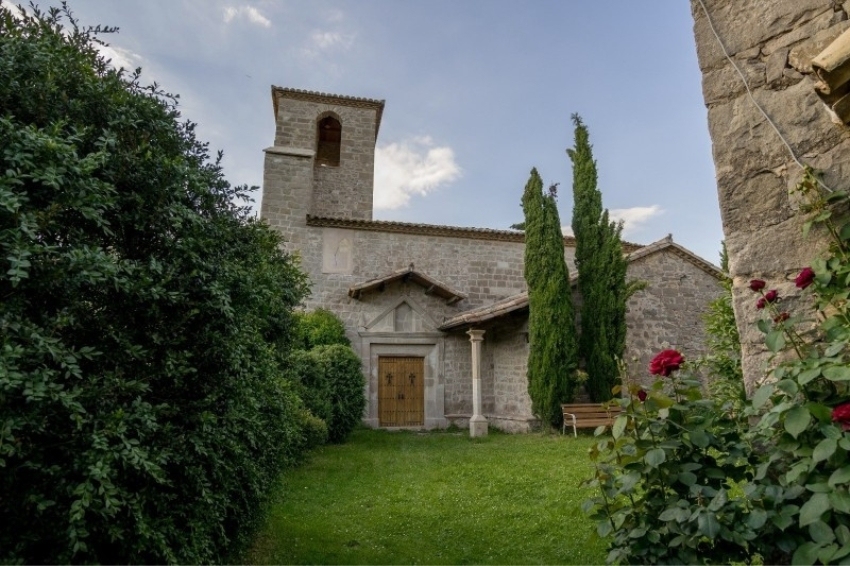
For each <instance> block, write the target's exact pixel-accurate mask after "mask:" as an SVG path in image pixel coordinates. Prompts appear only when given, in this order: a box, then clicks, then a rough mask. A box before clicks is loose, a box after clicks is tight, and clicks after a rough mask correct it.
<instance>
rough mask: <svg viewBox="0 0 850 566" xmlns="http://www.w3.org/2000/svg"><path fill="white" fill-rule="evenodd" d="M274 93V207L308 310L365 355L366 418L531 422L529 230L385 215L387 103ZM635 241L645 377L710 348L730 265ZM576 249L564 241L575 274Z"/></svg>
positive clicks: (634, 328) (474, 427)
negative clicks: (379, 159) (658, 357)
mask: <svg viewBox="0 0 850 566" xmlns="http://www.w3.org/2000/svg"><path fill="white" fill-rule="evenodd" d="M272 101H273V105H274V115H275V123H276V133H275V140H274V145H273V146H272V147H269V148H267V149H266V150H265V154H266V158H265V172H264V179H263V183H264V191H263V202H262V209H261V215H262V217H263V218H264V219H265V220H266V221H267V222H268V223H269V224H270V225H271V226H273V227H274V228H275V229H277V230H279V231H280V232H281V233H282V234H283V236H284V238H285V240H286V246H287V249H288V251H290V252H292V253H294V254H297V255H299V256H300V258H301V263H302V267H303V269H304V270H305V271H306V272H307V273H308V274H309V276H310V279H311V283H312V295H311V296H310V297H309V299H308V300H307V304H306V306H307V308H319V307H322V308H326V309H329V310H331V311H333V312H334V313H336V314H337V315H338V316H339V317H340V318H341V319H342V320H343V321H344V323H345V326H346V332H347V335H348V337H349V338H350V340H351V343H352V345H353V346H354V348H355V349H356V350H357V351H358V352H359V353H360V356H361V359H362V361H363V372H364V374H365V375H366V376H367V385H366V398H367V401H368V402H367V408H366V412H365V414H364V417H363V419H364V422H365V423H366V424H367V425H369V426H372V427H417V428H420V427H421V428H442V427H446V426H449V425H451V424H455V425H458V426H463V427H465V426H470V429H471V431H472V432H473V434H483V433H485V432H486V430H487V427H488V426H494V427H496V428H499V429H502V430H505V431H510V432H520V431H527V430H529V429H530V428H531V427H532V426H533V425H534V423H535V418H534V416H533V415H532V414H531V401H530V399H529V397H528V392H527V383H526V359H527V356H528V328H527V326H528V296H527V293H526V285H525V280H524V278H523V249H524V243H523V239H524V236H523V234H522V233H521V232H517V231H510V230H491V229H484V228H460V227H454V226H436V225H428V224H414V223H406V222H389V221H378V220H372V189H373V176H374V175H373V172H374V156H375V143H376V140H377V136H378V130H379V128H380V124H381V116H382V114H383V110H384V101H382V100H370V99H365V98H357V97H350V96H338V95H331V94H323V93H317V92H307V91H302V90H295V89H290V88H280V87H272ZM625 251H626V252H627V253H628V254H629V256H628V257H629V261H630V266H629V277H630V278H635V279H640V280H644V281H646V282H647V283H648V286H647V288H646V289H645V290H643V291H640V292H638V293H637V294H636V295H635V296H634V297H633V298H632V299H631V301H630V303H629V312H628V338H627V351H626V358H627V360H628V361H629V365H630V368H631V372H632V374H633V375H634V376H636V377H638V378H640V377H643V376H645V374H646V369H645V368H646V366H647V364H648V362H649V359H650V358H651V356H652V355H653V353H654V352H656V351H657V350H658V349H660V348H661V347H662V346H671V347H676V348H678V349H680V350H681V351H683V352H684V353H685V355H686V356H688V357H692V356H695V355H698V354H699V353H701V352H702V351H703V340H704V338H703V332H702V320H701V314H702V312H703V311H704V309H705V306H706V304H707V302H708V301H710V300H711V299H712V298H714V297H716V296H717V295H718V294H719V293H720V292H721V286H720V284H719V280H720V278H721V273H720V271H719V270H718V269H717V268H716V267H715V266H714V265H712V264H711V263H709V262H707V261H705V260H703V259H701V258H699V257H697V256H696V255H694V254H693V253H691V252H690V251H688V250H686V249H684V248H683V247H682V246H679V245H678V244H676V243H674V242H673V241H672V238H671V237H667V238H665V239H663V240H661V241H658V242H656V243H654V244H651V245H648V246H639V245H635V244H626V246H625ZM574 256H575V241H574V240H573V239H572V238H569V237H567V238H564V257H565V259H566V261H567V264H568V265H569V267H570V270H571V273H573V274H575V266H574V263H573V258H574ZM577 300H578V298H577Z"/></svg>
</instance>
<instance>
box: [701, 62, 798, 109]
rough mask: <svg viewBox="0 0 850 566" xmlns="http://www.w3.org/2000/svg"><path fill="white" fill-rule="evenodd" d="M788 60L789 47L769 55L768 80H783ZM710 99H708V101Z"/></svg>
mask: <svg viewBox="0 0 850 566" xmlns="http://www.w3.org/2000/svg"><path fill="white" fill-rule="evenodd" d="M787 62H788V49H778V50H776V51H774V52H773V53H772V54H770V55H769V56H768V57H767V71H766V74H767V82H768V84H770V85H774V84H775V83H777V82H779V81H781V80H782V73H783V71H785V64H786V63H787ZM707 102H708V100H706V103H707Z"/></svg>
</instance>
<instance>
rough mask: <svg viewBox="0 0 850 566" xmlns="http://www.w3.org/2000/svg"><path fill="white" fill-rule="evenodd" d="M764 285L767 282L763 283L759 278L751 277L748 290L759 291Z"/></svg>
mask: <svg viewBox="0 0 850 566" xmlns="http://www.w3.org/2000/svg"><path fill="white" fill-rule="evenodd" d="M765 285H767V283H765V282H764V281H762V280H761V279H753V280H752V281H750V290H752V291H761V290H762V289H764V287H765Z"/></svg>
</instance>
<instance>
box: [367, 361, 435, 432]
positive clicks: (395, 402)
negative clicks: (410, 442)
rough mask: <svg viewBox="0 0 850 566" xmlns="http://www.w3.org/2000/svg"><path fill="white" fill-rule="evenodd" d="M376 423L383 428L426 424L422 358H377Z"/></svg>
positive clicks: (423, 362)
mask: <svg viewBox="0 0 850 566" xmlns="http://www.w3.org/2000/svg"><path fill="white" fill-rule="evenodd" d="M378 423H379V425H380V426H385V427H394V426H422V425H423V424H425V358H421V357H413V356H404V357H402V356H380V357H378Z"/></svg>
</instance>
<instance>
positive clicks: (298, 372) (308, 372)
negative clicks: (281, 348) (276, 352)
mask: <svg viewBox="0 0 850 566" xmlns="http://www.w3.org/2000/svg"><path fill="white" fill-rule="evenodd" d="M286 374H287V377H288V378H289V380H290V381H291V382H292V383H293V384H294V386H295V389H296V391H297V392H298V396H299V397H301V399H302V400H303V401H304V406H305V407H306V408H307V409H308V410H309V411H310V413H312V414H313V415H314V416H315V417H316V418H319V419H321V420H323V421H325V422H326V423H328V422H330V420H331V417H332V416H333V403H332V389H331V383H330V381H329V380H328V377H327V375H326V372H325V371H324V368H323V367H322V366H321V364H320V363H319V361H318V359H317V356H316V354H315V353H313V352H309V351H307V350H294V351H293V352H292V353H291V354H290V355H289V359H288V360H287V372H286Z"/></svg>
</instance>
